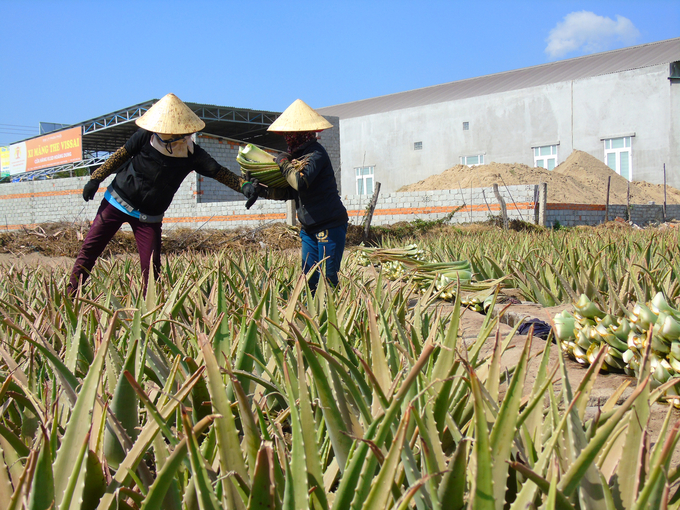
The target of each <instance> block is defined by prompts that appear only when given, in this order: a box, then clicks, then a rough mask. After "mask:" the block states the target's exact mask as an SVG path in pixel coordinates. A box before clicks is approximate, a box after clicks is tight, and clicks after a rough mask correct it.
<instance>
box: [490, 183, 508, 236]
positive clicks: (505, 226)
mask: <svg viewBox="0 0 680 510" xmlns="http://www.w3.org/2000/svg"><path fill="white" fill-rule="evenodd" d="M493 194H494V195H496V200H498V203H499V204H500V205H501V217H502V218H503V230H508V210H507V208H506V207H505V200H503V197H502V196H501V194H500V192H499V191H498V184H496V183H495V182H494V183H493Z"/></svg>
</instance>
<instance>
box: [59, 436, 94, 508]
mask: <svg viewBox="0 0 680 510" xmlns="http://www.w3.org/2000/svg"><path fill="white" fill-rule="evenodd" d="M89 443H90V432H89V431H88V432H87V434H85V439H84V440H83V442H82V444H81V446H80V450H79V451H78V455H77V456H76V458H75V459H71V462H72V463H73V465H72V468H71V472H70V476H69V477H68V483H67V484H66V487H65V489H64V493H63V495H62V499H61V504H60V505H59V509H60V510H68V509H69V508H71V501H72V499H73V496H74V493H75V492H76V485H77V483H78V481H79V480H80V478H81V477H80V472H81V468H82V466H83V460H84V459H85V455H86V454H87V450H88V445H89ZM76 504H77V506H80V501H77V502H76Z"/></svg>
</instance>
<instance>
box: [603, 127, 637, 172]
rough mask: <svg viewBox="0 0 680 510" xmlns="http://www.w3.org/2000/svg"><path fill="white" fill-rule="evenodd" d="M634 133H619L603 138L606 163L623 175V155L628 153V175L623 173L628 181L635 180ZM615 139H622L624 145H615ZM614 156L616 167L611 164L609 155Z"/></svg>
mask: <svg viewBox="0 0 680 510" xmlns="http://www.w3.org/2000/svg"><path fill="white" fill-rule="evenodd" d="M634 136H635V135H634V134H630V135H619V136H611V137H607V138H602V139H601V140H602V148H603V151H604V158H603V161H604V164H605V165H607V166H608V167H609V168H611V169H612V170H613V171H614V172H616V173H617V174H618V175H621V155H622V154H623V153H627V154H628V176H627V177H626V176H624V175H621V177H624V178H625V179H627V180H628V181H631V182H632V181H633V137H634ZM614 140H622V143H623V147H613V145H614V144H613V143H612V142H613V141H614ZM610 155H612V156H613V157H614V168H612V167H611V166H610V165H609V156H610Z"/></svg>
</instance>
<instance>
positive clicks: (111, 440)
mask: <svg viewBox="0 0 680 510" xmlns="http://www.w3.org/2000/svg"><path fill="white" fill-rule="evenodd" d="M137 348H138V342H137V340H135V341H133V342H132V344H131V345H130V347H129V349H128V353H127V357H126V358H125V363H124V365H123V369H122V370H121V372H120V374H119V376H118V382H117V383H116V389H115V391H114V393H113V397H112V398H111V404H110V406H109V408H110V410H111V412H112V413H113V415H114V416H115V417H116V419H117V420H118V422H119V423H120V424H121V425H122V426H123V428H124V429H125V432H126V433H127V435H128V437H129V438H130V440H131V441H132V442H134V440H135V439H136V438H137V427H138V426H139V411H138V407H139V404H138V402H139V399H138V397H137V393H136V392H135V389H134V388H133V387H132V384H130V381H129V380H128V378H127V377H125V372H128V373H130V374H135V373H136V365H137V363H138V361H137V357H138V355H137ZM104 455H105V456H106V461H107V462H108V464H109V465H110V466H111V467H113V468H114V469H117V468H118V466H119V465H120V463H121V462H122V461H123V459H124V458H125V455H126V451H125V449H124V448H123V445H121V443H120V441H119V439H118V437H117V436H116V434H115V433H114V432H113V431H112V429H111V428H107V429H106V431H105V432H104Z"/></svg>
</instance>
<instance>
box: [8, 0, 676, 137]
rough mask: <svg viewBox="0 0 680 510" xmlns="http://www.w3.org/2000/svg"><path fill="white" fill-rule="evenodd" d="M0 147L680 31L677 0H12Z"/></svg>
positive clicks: (417, 83) (439, 78)
mask: <svg viewBox="0 0 680 510" xmlns="http://www.w3.org/2000/svg"><path fill="white" fill-rule="evenodd" d="M0 16H1V19H2V36H1V37H0V50H1V53H2V57H3V60H4V65H3V66H2V69H3V71H2V78H1V79H0V98H2V99H1V100H2V109H1V110H0V112H1V113H0V145H8V144H9V143H12V142H15V141H18V140H21V139H23V138H27V137H29V136H32V135H37V134H38V123H39V122H40V121H43V122H58V123H63V124H73V123H78V122H82V121H85V120H88V119H91V118H93V117H97V116H99V115H103V114H106V113H109V112H112V111H114V110H118V109H121V108H125V107H128V106H131V105H134V104H137V103H141V102H143V101H146V100H149V99H153V98H160V97H162V96H164V95H165V94H167V93H168V92H173V93H175V94H177V95H178V96H179V97H180V98H181V99H183V100H185V101H192V102H198V103H208V104H217V105H222V106H234V107H239V108H252V109H258V110H260V109H261V110H271V111H282V110H284V109H285V108H286V107H287V106H288V105H289V104H290V103H292V102H293V101H294V100H295V99H297V98H300V99H303V100H304V101H305V102H307V103H308V104H309V105H311V106H312V107H314V108H319V107H322V106H330V105H334V104H339V103H345V102H349V101H355V100H359V99H365V98H370V97H375V96H380V95H385V94H392V93H395V92H401V91H404V90H410V89H415V88H421V87H428V86H431V85H437V84H440V83H447V82H451V81H456V80H461V79H465V78H472V77H475V76H482V75H487V74H493V73H497V72H501V71H507V70H511V69H518V68H522V67H529V66H534V65H539V64H544V63H546V62H551V61H555V60H562V59H567V58H573V57H578V56H581V55H585V54H589V53H594V52H599V51H607V50H611V49H617V48H622V47H626V46H632V45H636V44H644V43H648V42H654V41H660V40H664V39H670V38H674V37H679V36H680V1H678V0H646V1H641V0H639V1H631V0H618V1H608V0H595V1H571V0H562V1H551V0H545V1H538V0H535V1H511V0H506V1H486V0H477V1H470V0H468V1H457V0H449V1H430V0H420V1H407V0H393V1H371V0H363V1H355V0H338V1H335V0H333V1H324V0H317V1H314V2H312V1H302V0H282V1H265V0H250V1H242V2H233V1H211V0H192V1H185V2H179V1H174V0H166V1H157V0H146V1H129V0H115V1H104V0H101V1H97V0H90V1H76V0H58V1H57V0H51V1H48V0H42V1H39V0H0Z"/></svg>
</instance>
